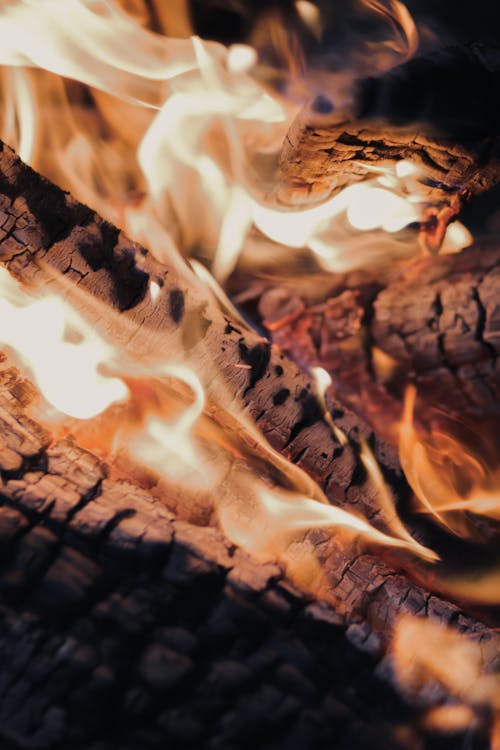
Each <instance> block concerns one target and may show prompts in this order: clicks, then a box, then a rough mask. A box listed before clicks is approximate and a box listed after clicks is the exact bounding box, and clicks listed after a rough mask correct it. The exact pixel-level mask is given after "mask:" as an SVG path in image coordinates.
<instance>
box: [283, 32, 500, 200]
mask: <svg viewBox="0 0 500 750" xmlns="http://www.w3.org/2000/svg"><path fill="white" fill-rule="evenodd" d="M499 87H500V52H499V50H498V49H497V48H494V47H491V46H490V47H488V46H484V45H483V46H481V45H471V46H470V47H466V46H463V47H456V48H455V47H452V48H448V49H444V50H437V51H435V52H433V53H432V54H430V55H429V56H427V57H422V58H416V59H414V60H411V61H410V62H408V63H406V64H404V65H401V66H399V67H397V68H394V69H393V70H390V71H389V72H388V73H386V74H384V75H382V76H380V77H372V78H367V79H364V80H362V81H361V82H360V83H359V84H358V89H357V93H356V96H355V103H354V105H353V107H352V112H351V113H350V114H349V113H344V114H343V113H342V112H339V113H337V112H335V104H334V102H331V101H330V100H329V99H328V98H327V97H324V96H320V97H318V98H317V99H316V100H315V101H314V102H313V103H312V104H311V105H309V106H307V107H306V108H305V109H304V110H303V111H302V112H301V113H300V114H299V115H298V117H297V118H296V120H295V122H294V123H293V124H292V127H291V129H290V132H289V134H288V136H287V139H286V140H285V142H284V144H283V149H282V153H281V158H280V185H279V187H278V189H277V198H278V200H280V201H281V202H282V203H285V204H287V205H290V204H293V205H299V204H303V203H308V202H317V201H319V200H323V199H324V198H326V197H328V196H329V195H331V194H334V193H336V192H337V191H339V190H341V189H342V188H344V187H346V186H347V185H351V184H353V183H355V182H358V181H359V180H362V179H365V178H366V175H367V169H366V167H364V166H363V165H367V166H368V167H370V166H375V167H383V166H389V165H394V164H395V163H396V162H398V161H399V160H401V159H406V160H409V161H411V162H412V163H413V164H415V165H417V166H418V167H421V168H422V171H423V183H424V184H423V185H422V191H423V194H424V195H425V198H426V199H427V200H428V201H429V202H431V203H433V204H434V205H436V206H453V205H454V203H455V202H456V201H457V197H458V198H460V200H463V199H464V198H465V197H467V196H468V195H475V194H478V193H481V192H483V191H484V190H486V189H488V188H490V187H492V186H494V185H495V184H497V183H498V173H499V166H498V161H499V160H498V145H497V137H498V134H499V132H500V124H499V122H498V113H497V112H493V109H492V107H494V105H493V104H492V103H491V102H492V100H491V92H492V91H498V90H499ZM457 208H458V206H457Z"/></svg>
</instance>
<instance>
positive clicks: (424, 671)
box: [393, 616, 500, 732]
mask: <svg viewBox="0 0 500 750" xmlns="http://www.w3.org/2000/svg"><path fill="white" fill-rule="evenodd" d="M488 650H489V651H490V652H491V653H490V658H491V656H493V655H494V654H496V653H497V651H498V642H497V641H496V640H495V639H493V640H492V641H491V642H490V643H488V642H483V643H481V644H480V643H479V642H476V641H473V640H471V639H470V638H466V637H465V636H464V635H463V634H461V633H458V632H455V631H453V630H451V628H447V627H444V626H442V625H440V624H437V623H436V622H433V621H432V620H430V619H427V618H426V619H424V618H418V617H410V616H405V617H402V618H400V619H399V621H398V622H397V623H396V627H395V632H394V641H393V656H394V664H395V669H396V676H397V678H398V681H399V683H400V684H401V685H402V686H403V687H404V688H405V689H406V690H409V691H411V692H412V693H417V694H418V692H419V691H420V690H421V689H422V688H423V687H424V686H425V684H426V683H428V682H429V681H434V682H438V683H439V684H440V685H442V686H443V687H444V688H445V689H446V690H447V691H448V693H450V694H451V695H452V696H454V698H455V699H456V700H457V701H458V704H455V705H456V708H457V709H458V708H459V707H462V711H458V710H456V711H455V712H454V715H451V714H450V712H449V711H444V712H440V711H439V710H438V711H435V710H434V711H433V712H432V713H430V714H428V716H427V717H426V723H428V724H430V726H432V728H433V729H434V730H436V729H437V730H441V731H447V730H448V729H449V728H450V722H452V724H451V726H452V727H457V726H458V727H459V728H467V727H468V726H469V725H467V724H466V725H465V727H464V725H463V723H461V721H462V722H463V719H464V718H468V719H469V720H470V719H471V712H472V714H474V715H475V718H476V720H477V721H478V722H479V723H480V722H481V718H482V716H484V711H485V709H487V710H489V711H491V713H492V728H493V732H495V731H497V729H498V724H499V721H500V673H498V672H488V671H487V669H486V668H485V656H486V654H485V651H486V652H488ZM467 708H468V709H469V711H467V710H466V709H467Z"/></svg>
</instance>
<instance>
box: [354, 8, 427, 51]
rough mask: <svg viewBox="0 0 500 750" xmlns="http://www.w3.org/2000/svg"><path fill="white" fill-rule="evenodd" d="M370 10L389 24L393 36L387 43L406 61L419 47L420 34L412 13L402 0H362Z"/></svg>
mask: <svg viewBox="0 0 500 750" xmlns="http://www.w3.org/2000/svg"><path fill="white" fill-rule="evenodd" d="M361 2H362V4H363V5H364V6H365V8H367V9H368V10H370V11H372V12H373V13H375V14H376V15H378V16H380V18H382V19H383V20H384V21H385V22H386V23H388V24H389V26H390V28H391V31H392V38H391V39H390V40H389V41H387V42H385V45H386V46H387V47H388V48H389V49H390V50H391V52H395V53H396V54H397V55H398V57H399V58H400V60H399V62H404V61H405V60H409V59H410V57H413V55H414V54H415V52H416V51H417V49H418V44H419V35H418V30H417V27H416V25H415V22H414V20H413V18H412V17H411V14H410V12H409V10H408V8H407V7H406V5H404V3H402V2H400V0H361Z"/></svg>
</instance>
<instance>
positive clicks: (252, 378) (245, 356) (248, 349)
mask: <svg viewBox="0 0 500 750" xmlns="http://www.w3.org/2000/svg"><path fill="white" fill-rule="evenodd" d="M239 349H240V357H241V359H242V361H243V362H244V363H245V364H247V365H249V367H250V370H249V383H248V386H247V388H246V389H245V392H244V393H243V396H246V395H247V394H248V392H249V391H250V390H251V389H252V388H253V387H254V386H255V384H256V383H257V382H258V381H259V380H260V379H261V378H263V377H264V375H265V374H266V372H267V366H268V364H269V359H270V357H271V345H270V344H269V342H267V341H262V342H259V343H258V344H255V346H247V344H245V343H244V342H243V341H242V342H241V343H240V345H239Z"/></svg>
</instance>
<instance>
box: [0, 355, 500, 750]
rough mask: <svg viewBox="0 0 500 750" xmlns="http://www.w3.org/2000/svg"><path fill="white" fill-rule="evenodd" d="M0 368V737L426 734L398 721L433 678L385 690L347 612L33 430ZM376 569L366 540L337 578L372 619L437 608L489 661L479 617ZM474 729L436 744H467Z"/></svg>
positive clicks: (21, 742) (198, 742)
mask: <svg viewBox="0 0 500 750" xmlns="http://www.w3.org/2000/svg"><path fill="white" fill-rule="evenodd" d="M1 375H2V378H1V383H0V419H1V424H2V439H3V441H4V443H5V444H6V445H8V446H9V452H6V449H4V450H2V452H1V453H0V460H1V468H2V484H1V497H0V547H1V550H2V552H1V556H0V622H1V623H2V635H1V637H0V654H1V658H2V665H3V667H2V683H1V687H0V691H1V695H2V701H1V702H0V703H1V706H0V738H1V740H2V746H3V747H6V748H32V747H36V748H40V750H49V748H65V747H68V746H71V747H73V748H82V750H83V748H85V749H87V748H94V747H95V748H98V747H99V748H103V749H104V750H107V749H108V748H109V749H111V748H115V747H123V748H130V749H132V748H139V747H140V748H152V749H154V750H157V749H158V748H160V747H164V746H165V744H166V743H169V744H171V745H172V746H175V747H193V746H198V747H201V746H203V747H214V748H215V747H220V748H226V747H227V748H229V747H251V746H256V745H258V746H264V745H266V746H271V747H272V746H279V747H290V748H303V747H312V746H314V747H318V748H323V747H325V748H327V747H332V743H334V745H335V747H338V748H345V749H346V750H347V749H349V750H352V749H353V748H354V749H355V748H360V750H361V748H367V747H370V748H375V749H376V750H378V749H380V750H384V749H387V750H397V749H399V748H400V749H401V750H405V749H408V750H410V748H412V747H414V742H415V741H417V738H418V741H419V742H422V741H423V742H424V745H423V746H424V747H426V748H429V749H431V748H433V747H434V740H433V739H432V737H431V736H427V735H425V733H424V734H423V735H422V733H421V732H420V731H419V730H417V729H416V728H415V727H414V726H413V723H414V722H415V720H416V719H417V717H418V715H419V714H420V713H421V712H422V711H423V710H425V709H426V708H429V707H433V706H434V705H437V704H439V703H440V702H441V701H442V700H444V699H445V697H446V695H445V693H442V692H438V693H436V691H431V693H430V694H429V695H428V696H427V697H422V696H419V698H418V699H417V700H416V702H413V701H412V699H410V698H409V697H407V698H404V697H403V696H402V695H400V694H399V692H398V691H397V689H396V687H395V684H394V678H393V675H392V670H391V667H390V664H389V663H388V662H386V661H385V660H384V648H383V644H382V641H381V638H380V637H379V636H377V635H376V634H375V633H374V632H373V631H372V630H371V628H369V627H368V626H367V624H366V623H365V622H363V621H362V620H359V619H354V620H353V619H352V618H348V619H345V618H344V617H342V615H341V614H339V613H338V612H336V611H335V610H334V609H332V608H330V607H329V606H327V605H321V604H318V603H315V602H314V601H311V600H310V599H309V598H308V597H306V596H304V594H303V592H301V591H299V590H298V589H297V588H296V587H294V586H293V585H292V584H291V583H290V582H289V581H288V580H287V579H286V577H285V575H284V572H283V570H282V569H281V568H280V567H279V566H278V565H275V564H270V563H269V564H266V565H262V564H260V563H257V562H255V561H254V560H252V559H251V558H250V557H249V556H248V555H247V554H245V553H244V552H242V551H241V550H240V549H235V548H234V546H233V545H232V544H230V543H229V542H228V541H227V539H225V538H224V537H223V536H222V535H221V534H220V532H218V531H217V530H216V529H214V528H211V527H207V526H205V527H200V526H195V525H193V524H190V523H187V522H185V521H182V520H180V519H179V518H176V517H175V516H173V515H172V513H170V512H169V510H168V509H167V508H166V507H165V506H164V505H162V504H161V503H159V502H158V500H157V498H155V497H153V496H152V495H151V494H150V493H149V492H147V491H145V490H143V489H141V488H139V487H138V486H137V485H134V484H131V483H130V482H124V481H116V480H113V479H112V478H110V476H109V475H110V469H109V467H108V466H106V464H104V463H103V462H102V461H101V460H99V459H98V458H96V457H95V456H93V455H92V454H91V453H89V452H87V451H85V450H82V449H81V448H80V447H79V446H78V444H77V443H75V441H74V440H72V439H71V438H65V439H63V440H59V441H57V442H50V435H48V433H46V432H45V431H44V430H41V429H40V428H39V427H37V426H36V424H35V423H34V422H33V421H31V420H28V419H26V418H24V417H23V414H24V411H25V409H26V407H27V405H28V403H29V401H30V398H31V397H32V396H33V390H32V389H31V388H30V387H29V385H28V384H27V383H26V381H24V380H20V379H19V377H18V376H17V375H16V373H15V371H13V370H12V369H5V368H4V369H3V370H2V371H1ZM14 456H16V458H17V461H14V460H13V457H14ZM385 575H386V573H384V568H383V566H380V565H379V566H378V567H374V561H373V559H372V558H370V557H369V556H367V555H366V556H364V557H363V558H359V559H357V560H355V561H353V563H352V565H348V566H347V567H346V568H345V570H344V571H343V576H342V583H341V584H340V587H341V590H342V592H343V594H344V595H345V596H346V598H347V599H349V597H353V596H354V595H355V594H354V590H355V588H359V587H360V586H365V587H366V591H365V594H364V595H365V598H366V605H367V606H369V607H370V608H374V609H375V610H376V611H377V612H378V613H379V617H381V618H383V617H384V616H385V615H384V613H383V610H384V606H385V605H386V604H385V603H389V604H390V606H393V605H394V603H395V602H398V606H400V607H401V609H402V610H403V611H406V612H414V613H419V612H423V611H424V610H425V612H426V613H429V614H430V615H431V616H435V617H436V618H438V619H439V621H441V622H445V621H450V622H451V621H452V620H453V621H455V623H456V624H458V626H459V627H460V629H464V630H466V631H467V632H468V633H469V634H473V635H474V637H476V638H478V639H480V640H481V641H482V642H483V646H484V648H485V654H486V658H490V657H488V656H487V655H488V653H489V652H488V649H489V648H491V654H490V656H491V658H492V659H494V657H495V654H496V652H497V647H496V646H495V642H494V640H490V639H491V633H490V631H488V629H487V628H484V627H483V626H481V625H480V624H479V623H472V621H470V620H467V619H466V618H464V617H463V616H462V615H461V614H460V613H459V611H458V610H457V609H456V608H454V607H452V606H451V605H448V604H445V603H444V602H442V601H440V600H439V599H438V598H437V597H433V596H430V595H429V594H428V593H426V592H424V591H422V590H419V589H418V588H417V587H411V586H408V583H407V581H406V579H405V578H404V576H401V575H400V576H397V575H395V574H392V575H391V576H390V577H389V578H385V579H384V576H385ZM381 590H383V595H382V597H380V591H381ZM379 625H380V628H382V620H381V621H380V623H379ZM383 627H384V628H386V623H385V622H384V624H383ZM483 729H484V728H483ZM483 729H481V728H479V727H478V733H477V736H476V737H474V736H473V734H471V732H470V731H468V732H467V734H466V735H464V736H462V735H460V734H455V735H454V736H453V742H454V743H455V744H454V745H453V747H454V748H457V749H458V748H461V747H463V748H465V747H467V748H470V747H471V746H473V747H474V748H475V747H476V746H477V747H478V748H479V747H481V744H480V743H481V732H482V731H483ZM471 742H473V743H474V744H473V745H471ZM437 746H440V745H437Z"/></svg>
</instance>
